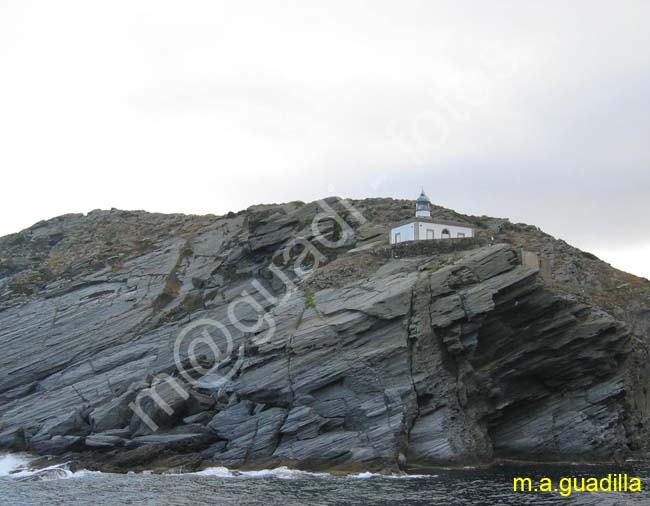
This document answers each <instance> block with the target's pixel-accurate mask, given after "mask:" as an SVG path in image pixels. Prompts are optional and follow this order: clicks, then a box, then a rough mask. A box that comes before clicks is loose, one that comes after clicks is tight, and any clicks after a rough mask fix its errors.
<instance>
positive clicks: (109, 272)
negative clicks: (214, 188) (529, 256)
mask: <svg viewBox="0 0 650 506" xmlns="http://www.w3.org/2000/svg"><path fill="white" fill-rule="evenodd" d="M384 200H385V202H384V201H382V202H380V204H381V205H378V203H377V201H360V202H355V205H356V206H358V207H359V208H360V209H361V211H362V212H363V213H364V214H366V215H369V216H368V217H367V218H366V219H364V220H362V221H361V222H359V221H356V220H355V217H354V216H353V215H352V214H351V213H349V211H348V210H346V209H347V208H346V207H345V206H342V205H339V204H337V201H336V200H329V201H328V202H329V205H331V206H332V208H333V209H335V210H336V212H337V213H340V215H341V216H343V218H344V220H345V223H346V224H349V231H346V230H341V227H340V226H337V222H336V220H335V219H330V220H323V222H322V223H321V229H320V230H321V232H320V233H322V234H324V235H325V237H326V238H327V240H326V241H321V242H320V243H317V241H316V239H317V237H316V236H317V234H315V232H314V229H313V227H312V223H313V222H314V219H315V217H316V216H318V213H319V212H321V209H319V207H318V205H316V204H314V203H312V204H306V205H305V204H302V203H291V204H287V205H284V206H263V207H258V208H253V209H250V210H248V211H246V212H242V213H237V214H234V213H231V215H229V216H225V217H184V216H181V215H170V216H165V215H149V214H147V213H125V212H121V211H112V212H97V213H94V214H93V213H91V214H90V215H88V216H71V217H63V218H62V219H60V220H52V221H51V222H44V223H42V224H38V225H36V226H35V227H32V229H28V231H25V232H23V233H21V234H16V237H12V236H9V237H7V238H2V239H0V276H1V277H0V343H1V344H2V345H3V349H4V350H6V352H5V354H4V356H3V357H2V358H0V372H1V373H2V374H1V375H0V407H1V414H0V424H1V425H0V447H1V448H4V449H10V450H13V451H18V450H21V451H25V450H26V451H30V452H33V453H35V454H39V455H53V456H56V457H55V458H56V459H57V461H66V462H72V463H73V464H72V465H74V466H79V467H80V468H85V469H93V470H102V471H110V472H126V471H129V470H133V471H138V470H156V471H163V470H165V469H179V468H180V469H185V470H191V471H196V470H199V469H203V468H206V467H211V466H225V467H228V468H240V469H262V468H271V467H277V466H283V465H286V466H289V467H292V468H299V469H306V470H327V471H329V472H353V471H366V470H370V471H379V472H388V473H391V472H397V471H399V470H401V469H415V468H435V467H436V466H465V465H489V464H491V463H494V462H496V461H499V460H503V459H508V460H525V461H534V462H566V461H571V462H577V461H580V462H614V461H616V462H620V461H623V460H624V459H625V458H627V457H629V456H630V455H633V454H644V452H647V449H648V447H647V441H648V437H647V436H648V432H647V431H648V429H647V427H648V418H649V416H650V400H649V394H648V389H647V387H648V386H649V385H650V381H649V378H650V371H649V370H648V368H647V365H644V363H645V364H647V360H646V359H647V350H648V331H647V329H648V326H649V323H648V322H649V321H650V311H648V309H647V308H648V299H647V298H646V299H644V298H643V297H644V296H646V295H645V294H647V293H650V292H648V291H644V290H648V284H647V280H645V281H644V280H638V278H635V279H636V280H638V281H635V280H630V281H626V282H627V283H628V285H627V287H624V289H625V290H631V289H634V290H640V293H641V298H640V299H639V298H636V299H635V300H636V302H635V303H629V304H624V303H623V302H625V300H624V299H625V297H627V295H626V294H624V293H623V292H624V290H623V289H617V290H618V291H615V290H614V289H612V290H610V289H609V288H606V287H604V286H603V283H607V282H608V281H607V280H608V279H611V280H612V283H614V284H615V286H619V285H620V284H621V283H620V281H619V278H620V277H621V276H629V275H625V274H624V273H618V272H617V271H614V270H613V269H611V268H609V267H605V266H604V264H602V262H600V261H599V260H598V259H595V257H594V258H593V259H592V258H589V257H585V256H583V255H582V254H581V252H579V251H578V250H575V249H571V248H570V247H569V246H568V245H565V243H561V242H560V241H556V240H554V239H552V238H550V237H549V236H545V234H543V233H541V232H539V231H538V230H537V229H535V228H534V227H533V228H527V227H524V226H512V225H511V224H509V223H508V222H507V221H504V220H495V219H491V218H476V217H463V216H461V215H458V214H456V213H453V211H449V210H444V209H442V208H439V209H437V212H438V213H439V214H440V215H441V216H443V217H447V218H454V219H464V220H465V221H467V222H468V223H472V224H473V226H475V227H477V228H478V229H479V232H480V234H479V240H477V241H476V242H474V243H471V244H470V243H467V244H468V246H467V247H444V248H442V247H441V248H440V249H439V251H436V250H432V251H426V252H423V251H417V252H415V253H414V254H413V255H412V256H411V255H409V254H407V253H408V252H406V253H405V252H404V251H400V255H399V258H394V256H395V255H392V256H391V255H388V256H387V255H386V254H385V248H386V246H385V242H384V243H382V240H383V238H384V237H386V235H385V230H386V227H388V226H390V225H391V224H392V223H395V222H397V221H399V220H400V219H401V217H402V215H405V213H406V212H407V207H408V206H407V205H406V204H403V203H401V202H399V201H390V202H389V201H388V199H384ZM382 206H383V207H382ZM373 213H375V214H374V215H373ZM102 234H103V235H102ZM481 237H483V238H484V242H483V243H481V240H480V238H481ZM125 238H130V241H129V240H126V239H125ZM488 238H489V240H488ZM107 243H110V245H108V244H107ZM299 243H302V246H301V247H299V246H300V244H299ZM490 243H496V244H490ZM308 245H311V246H313V249H310V248H309V246H308ZM522 247H526V248H527V249H529V250H531V251H535V252H536V253H538V254H539V255H546V256H547V257H550V258H551V259H552V260H553V262H554V271H553V276H554V277H553V279H550V280H542V279H541V277H540V275H539V272H538V270H536V269H533V268H530V267H527V266H525V265H522V260H521V248H522ZM551 248H552V250H551ZM287 251H288V253H286V252H287ZM307 253H308V254H307ZM301 254H302V257H301ZM21 255H22V256H21ZM66 255H67V256H66ZM576 259H578V260H579V262H580V265H578V263H577V262H578V260H576ZM601 264H602V265H601ZM286 265H290V266H293V267H295V266H301V268H302V269H303V270H309V269H310V268H312V271H313V272H311V273H310V275H309V276H305V277H304V278H301V277H300V276H296V275H295V272H296V271H295V269H288V268H287V267H286ZM576 265H578V267H580V268H581V269H582V270H581V271H579V272H577V273H576V274H575V276H572V275H570V274H571V273H570V269H569V266H576ZM314 267H316V268H314ZM283 276H285V277H283ZM630 278H633V277H632V276H630ZM625 279H627V278H625ZM594 280H596V281H597V284H598V286H596V281H594ZM630 287H631V288H630ZM243 293H245V294H246V295H245V297H244V299H242V294H243ZM246 297H247V298H246ZM635 304H636V305H635ZM636 308H638V310H637V309H636ZM206 321H207V322H219V324H220V325H221V326H222V327H220V328H219V329H220V331H221V335H222V336H227V339H225V338H224V340H223V342H220V343H219V351H220V353H221V355H220V360H219V361H215V358H214V356H211V355H210V353H209V352H210V351H211V350H210V348H209V346H207V347H206V346H203V348H201V347H197V348H196V349H195V350H188V349H186V348H185V349H181V350H180V351H179V350H178V349H177V347H178V346H177V343H178V341H179V336H181V337H182V336H184V335H185V334H184V333H185V332H187V330H188V329H193V330H196V332H197V333H199V334H200V332H201V331H202V329H201V328H200V325H201V322H206ZM212 330H214V329H212ZM224 332H225V333H224ZM199 334H197V335H199ZM188 335H189V334H188ZM205 344H206V343H203V345H205ZM181 348H182V347H181ZM197 350H198V352H197ZM190 351H192V353H190ZM212 351H214V350H212ZM224 351H225V353H224ZM194 352H197V353H194ZM224 358H226V360H224ZM217 365H218V367H216V366H217ZM205 371H210V374H207V375H205V374H204V373H205ZM215 377H217V378H219V381H215V379H214V378H215ZM134 407H135V408H136V409H135V410H134ZM138 410H139V411H138Z"/></svg>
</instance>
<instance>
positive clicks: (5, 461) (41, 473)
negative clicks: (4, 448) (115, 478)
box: [0, 453, 102, 481]
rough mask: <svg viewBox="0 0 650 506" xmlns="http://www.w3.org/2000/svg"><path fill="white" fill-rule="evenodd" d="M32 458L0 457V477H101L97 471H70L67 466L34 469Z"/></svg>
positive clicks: (54, 478) (14, 455) (58, 478)
mask: <svg viewBox="0 0 650 506" xmlns="http://www.w3.org/2000/svg"><path fill="white" fill-rule="evenodd" d="M32 460H33V457H30V456H29V455H23V454H12V453H8V454H4V455H0V476H10V477H11V478H14V479H20V478H23V479H24V478H29V477H30V476H34V477H38V479H39V480H42V481H47V480H61V479H67V478H86V477H88V476H95V475H101V474H102V473H101V472H99V471H89V470H87V469H80V470H78V471H74V472H73V471H70V469H68V465H67V464H54V465H51V466H47V467H41V468H38V469H34V468H32V467H30V463H31V461H32Z"/></svg>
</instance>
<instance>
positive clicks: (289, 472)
mask: <svg viewBox="0 0 650 506" xmlns="http://www.w3.org/2000/svg"><path fill="white" fill-rule="evenodd" d="M189 474H192V475H195V476H212V477H215V478H279V479H283V480H295V479H303V478H335V477H337V476H336V475H333V474H330V473H312V472H309V471H300V470H298V469H289V468H288V467H285V466H282V467H276V468H273V469H260V470H259V471H237V470H234V469H228V468H227V467H209V468H207V469H204V470H203V471H198V472H196V473H189ZM436 476H437V475H430V474H380V473H371V472H363V473H358V474H348V475H342V476H338V477H340V478H349V479H356V480H363V479H369V478H380V479H381V478H383V479H393V480H399V479H406V480H413V479H420V478H435V477H436Z"/></svg>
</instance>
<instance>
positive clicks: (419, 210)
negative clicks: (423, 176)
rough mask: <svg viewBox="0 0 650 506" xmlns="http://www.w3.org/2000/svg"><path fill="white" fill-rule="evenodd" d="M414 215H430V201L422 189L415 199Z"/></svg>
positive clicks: (426, 216) (428, 216) (427, 216)
mask: <svg viewBox="0 0 650 506" xmlns="http://www.w3.org/2000/svg"><path fill="white" fill-rule="evenodd" d="M415 216H419V217H424V218H430V217H431V201H430V200H429V197H427V195H426V193H424V189H423V190H422V191H421V192H420V196H419V197H418V198H417V200H416V201H415Z"/></svg>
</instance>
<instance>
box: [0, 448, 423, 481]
mask: <svg viewBox="0 0 650 506" xmlns="http://www.w3.org/2000/svg"><path fill="white" fill-rule="evenodd" d="M31 460H33V458H32V457H30V456H28V455H22V454H4V455H0V476H11V477H12V478H28V477H30V476H35V475H37V476H38V479H40V480H57V479H68V478H88V477H90V476H100V475H102V474H103V473H101V472H100V471H89V470H87V469H80V470H78V471H74V472H73V471H70V469H68V464H65V463H64V464H55V465H52V466H48V467H44V468H40V469H33V468H30V466H29V464H30V462H31ZM127 474H129V475H133V474H140V475H147V474H152V471H143V472H141V473H134V472H132V471H129V473H127ZM169 474H172V475H175V476H183V475H190V476H209V477H214V478H249V479H256V478H257V479H260V478H277V479H281V480H297V479H307V478H335V477H337V476H336V475H333V474H330V473H314V472H309V471H300V470H298V469H289V468H288V467H286V466H282V467H276V468H273V469H260V470H258V471H238V470H236V469H228V468H227V467H209V468H207V469H204V470H202V471H198V472H194V473H169ZM35 477H36V476H35ZM339 477H340V478H349V479H356V480H363V479H370V478H379V479H382V478H383V479H418V478H432V477H435V475H424V474H392V475H386V474H380V473H371V472H362V473H358V474H348V475H343V476H339Z"/></svg>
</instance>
